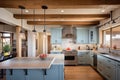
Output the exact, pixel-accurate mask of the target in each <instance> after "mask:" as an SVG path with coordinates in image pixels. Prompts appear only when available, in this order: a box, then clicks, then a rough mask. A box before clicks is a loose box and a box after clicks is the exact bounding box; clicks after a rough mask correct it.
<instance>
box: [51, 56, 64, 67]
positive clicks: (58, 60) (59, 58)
mask: <svg viewBox="0 0 120 80" xmlns="http://www.w3.org/2000/svg"><path fill="white" fill-rule="evenodd" d="M49 57H54V58H55V60H54V61H53V63H52V64H53V65H54V64H55V65H56V64H62V65H64V54H50V55H49Z"/></svg>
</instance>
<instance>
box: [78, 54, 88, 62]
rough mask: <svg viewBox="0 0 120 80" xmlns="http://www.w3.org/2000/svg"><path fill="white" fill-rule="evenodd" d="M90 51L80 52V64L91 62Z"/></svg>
mask: <svg viewBox="0 0 120 80" xmlns="http://www.w3.org/2000/svg"><path fill="white" fill-rule="evenodd" d="M89 60H90V59H89V52H78V64H89Z"/></svg>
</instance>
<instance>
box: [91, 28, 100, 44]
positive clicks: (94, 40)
mask: <svg viewBox="0 0 120 80" xmlns="http://www.w3.org/2000/svg"><path fill="white" fill-rule="evenodd" d="M97 35H98V32H97V29H96V28H90V29H89V43H97V42H98V41H97V39H98V37H97Z"/></svg>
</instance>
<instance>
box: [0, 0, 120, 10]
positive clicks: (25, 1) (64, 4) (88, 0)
mask: <svg viewBox="0 0 120 80" xmlns="http://www.w3.org/2000/svg"><path fill="white" fill-rule="evenodd" d="M19 5H22V6H24V7H26V8H27V9H40V8H41V6H42V5H47V6H48V8H49V9H58V8H59V9H60V8H61V9H64V8H80V6H83V5H120V0H34V1H33V0H1V1H0V7H3V8H18V6H19Z"/></svg>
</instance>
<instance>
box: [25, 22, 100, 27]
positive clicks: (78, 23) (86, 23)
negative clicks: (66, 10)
mask: <svg viewBox="0 0 120 80" xmlns="http://www.w3.org/2000/svg"><path fill="white" fill-rule="evenodd" d="M27 24H28V25H44V22H43V21H27ZM45 24H46V25H84V26H88V25H89V26H91V25H98V24H99V21H81V22H80V21H46V22H45Z"/></svg>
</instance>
